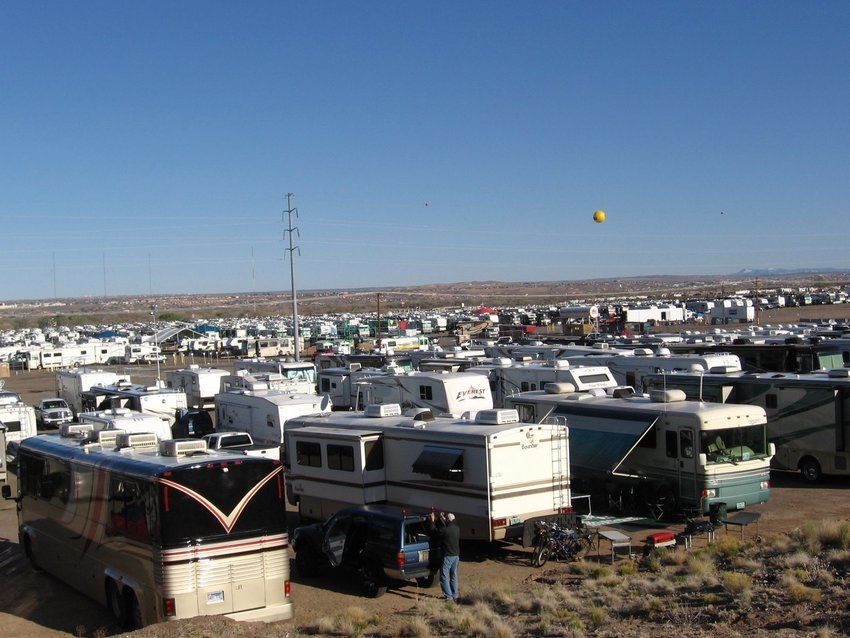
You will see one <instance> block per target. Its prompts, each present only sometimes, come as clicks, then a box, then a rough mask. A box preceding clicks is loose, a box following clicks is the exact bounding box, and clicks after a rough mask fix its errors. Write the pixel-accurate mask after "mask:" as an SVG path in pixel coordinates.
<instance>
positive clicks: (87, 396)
mask: <svg viewBox="0 0 850 638" xmlns="http://www.w3.org/2000/svg"><path fill="white" fill-rule="evenodd" d="M81 403H82V406H83V411H85V412H92V411H97V410H108V409H110V408H129V409H130V410H136V411H137V412H145V413H147V414H153V415H154V416H158V417H160V418H163V419H165V420H167V421H168V423H169V424H170V425H174V423H175V421H176V420H177V418H178V412H179V411H182V410H185V409H186V408H187V407H188V406H187V403H186V393H185V392H183V391H182V390H178V389H176V388H163V387H161V386H158V385H151V386H146V385H141V384H133V383H124V382H118V383H116V384H115V385H94V386H92V387H91V388H89V389H88V390H87V391H85V392H83V396H82V401H81Z"/></svg>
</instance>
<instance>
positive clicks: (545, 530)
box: [531, 521, 593, 567]
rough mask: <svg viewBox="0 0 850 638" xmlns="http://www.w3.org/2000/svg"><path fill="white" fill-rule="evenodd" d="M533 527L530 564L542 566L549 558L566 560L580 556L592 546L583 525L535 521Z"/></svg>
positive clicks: (589, 535)
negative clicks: (572, 526)
mask: <svg viewBox="0 0 850 638" xmlns="http://www.w3.org/2000/svg"><path fill="white" fill-rule="evenodd" d="M534 527H535V529H534V551H533V552H532V554H531V564H532V565H534V566H535V567H542V566H543V565H544V564H545V563H546V561H548V560H549V559H550V558H551V559H552V560H567V561H569V560H576V559H579V558H582V557H583V556H584V555H585V554H586V553H587V552H588V550H589V549H590V548H591V547H592V546H593V536H592V534H591V533H590V531H589V530H588V529H587V528H586V527H584V526H583V525H580V526H578V527H577V528H575V529H573V528H569V527H562V526H560V525H558V524H557V523H555V522H549V521H537V522H536V523H535V525H534Z"/></svg>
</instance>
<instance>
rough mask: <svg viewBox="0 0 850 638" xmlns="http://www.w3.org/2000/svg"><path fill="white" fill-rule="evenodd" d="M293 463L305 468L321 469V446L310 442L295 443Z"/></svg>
mask: <svg viewBox="0 0 850 638" xmlns="http://www.w3.org/2000/svg"><path fill="white" fill-rule="evenodd" d="M295 462H296V463H297V464H298V465H305V466H307V467H322V446H321V445H319V444H318V443H312V442H310V441H298V442H296V443H295Z"/></svg>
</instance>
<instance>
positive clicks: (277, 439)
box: [215, 390, 331, 446]
mask: <svg viewBox="0 0 850 638" xmlns="http://www.w3.org/2000/svg"><path fill="white" fill-rule="evenodd" d="M330 411H331V404H330V401H329V400H328V398H327V397H320V396H318V395H316V394H304V393H294V392H284V391H281V390H231V391H229V392H221V393H219V394H217V395H216V397H215V415H216V428H217V430H219V431H239V432H248V433H249V434H250V435H251V437H252V438H253V439H254V443H256V444H258V445H277V446H280V445H281V444H282V443H283V432H284V426H285V424H286V423H287V421H289V420H290V419H292V418H293V417H296V416H301V415H304V414H326V413H329V412H330Z"/></svg>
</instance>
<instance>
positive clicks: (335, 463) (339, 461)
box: [328, 444, 354, 472]
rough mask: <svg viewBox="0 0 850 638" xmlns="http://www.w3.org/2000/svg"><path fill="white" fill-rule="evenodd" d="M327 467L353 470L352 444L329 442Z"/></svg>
mask: <svg viewBox="0 0 850 638" xmlns="http://www.w3.org/2000/svg"><path fill="white" fill-rule="evenodd" d="M328 468H329V469H331V470H342V471H343V472H353V471H354V446H351V445H333V444H329V445H328Z"/></svg>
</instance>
